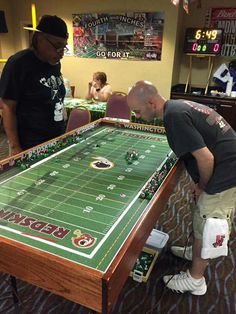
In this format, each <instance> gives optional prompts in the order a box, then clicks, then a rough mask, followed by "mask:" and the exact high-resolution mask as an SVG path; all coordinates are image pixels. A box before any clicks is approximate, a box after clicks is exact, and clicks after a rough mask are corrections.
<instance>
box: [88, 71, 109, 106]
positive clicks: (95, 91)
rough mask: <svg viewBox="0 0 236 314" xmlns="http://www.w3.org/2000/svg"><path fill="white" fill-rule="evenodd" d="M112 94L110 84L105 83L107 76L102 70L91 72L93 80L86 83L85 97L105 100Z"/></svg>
mask: <svg viewBox="0 0 236 314" xmlns="http://www.w3.org/2000/svg"><path fill="white" fill-rule="evenodd" d="M111 94H112V89H111V86H110V85H109V84H108V83H107V76H106V73H104V72H96V73H94V74H93V80H92V81H91V82H89V84H88V94H87V96H86V99H95V100H99V101H107V100H108V98H109V97H110V95H111Z"/></svg>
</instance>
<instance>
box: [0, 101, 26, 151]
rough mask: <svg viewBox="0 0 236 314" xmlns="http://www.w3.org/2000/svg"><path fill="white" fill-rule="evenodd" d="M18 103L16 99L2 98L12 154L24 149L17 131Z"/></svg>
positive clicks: (4, 122)
mask: <svg viewBox="0 0 236 314" xmlns="http://www.w3.org/2000/svg"><path fill="white" fill-rule="evenodd" d="M16 105H17V102H16V101H15V100H10V99H2V108H3V125H4V129H5V132H6V134H7V137H8V142H9V147H10V154H11V155H15V154H18V153H20V152H21V151H22V148H21V146H20V142H19V137H18V131H17V120H16Z"/></svg>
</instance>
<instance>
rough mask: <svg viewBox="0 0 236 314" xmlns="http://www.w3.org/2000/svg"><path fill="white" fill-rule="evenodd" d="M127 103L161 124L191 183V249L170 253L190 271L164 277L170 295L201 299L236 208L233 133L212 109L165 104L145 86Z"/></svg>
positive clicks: (183, 103) (133, 91)
mask: <svg viewBox="0 0 236 314" xmlns="http://www.w3.org/2000/svg"><path fill="white" fill-rule="evenodd" d="M127 101H128V105H129V107H130V109H131V110H132V111H134V112H135V113H136V116H137V117H140V118H143V119H144V120H146V121H151V120H153V119H154V118H161V119H163V122H164V127H165V130H166V135H167V139H168V142H169V145H170V147H171V149H172V150H173V151H174V153H175V154H176V155H177V157H179V159H180V160H182V161H183V162H184V164H185V167H186V169H187V171H188V173H189V174H190V176H191V178H192V179H193V188H192V195H193V202H194V204H195V205H194V208H193V234H194V239H193V246H192V247H187V248H181V247H172V248H171V250H172V253H174V254H175V255H176V256H178V257H182V258H185V259H188V260H192V265H191V267H190V269H187V271H186V272H181V273H180V274H177V275H169V276H164V278H163V280H164V282H165V284H166V286H167V287H168V288H170V289H172V290H174V291H176V292H182V293H183V292H190V293H192V294H194V295H204V294H205V293H206V291H207V286H206V281H205V278H204V272H205V270H206V267H207V265H208V261H209V259H211V258H216V257H219V256H223V255H227V252H228V247H227V242H228V237H229V232H230V228H231V224H232V220H233V217H234V213H235V208H236V171H232V169H236V133H235V131H234V130H233V129H232V128H231V127H230V125H229V124H228V123H227V122H226V121H225V120H224V118H223V117H221V116H220V115H219V114H218V113H217V112H215V111H214V110H213V109H211V108H209V107H207V106H204V105H202V104H199V103H195V102H191V101H187V100H166V99H165V98H164V97H162V96H161V95H160V94H159V92H158V90H157V89H156V87H155V86H154V85H153V84H152V83H151V82H147V81H139V82H137V83H136V84H135V85H134V86H133V87H132V89H131V90H130V92H129V94H128V96H127Z"/></svg>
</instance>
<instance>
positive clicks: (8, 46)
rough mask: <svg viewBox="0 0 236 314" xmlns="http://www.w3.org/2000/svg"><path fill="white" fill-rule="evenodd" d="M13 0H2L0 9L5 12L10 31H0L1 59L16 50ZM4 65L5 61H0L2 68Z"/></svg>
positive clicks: (0, 0) (0, 67)
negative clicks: (13, 27)
mask: <svg viewBox="0 0 236 314" xmlns="http://www.w3.org/2000/svg"><path fill="white" fill-rule="evenodd" d="M10 2H11V0H9V1H6V0H0V10H2V11H4V12H5V18H6V21H7V27H8V33H0V59H3V58H4V59H5V58H7V57H8V56H9V55H11V54H12V53H13V52H14V51H15V48H14V37H13V29H12V17H13V12H12V6H11V3H10ZM3 66H4V64H3V63H0V70H1V69H2V67H3Z"/></svg>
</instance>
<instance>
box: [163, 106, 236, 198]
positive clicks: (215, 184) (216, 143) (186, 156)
mask: <svg viewBox="0 0 236 314" xmlns="http://www.w3.org/2000/svg"><path fill="white" fill-rule="evenodd" d="M163 120H164V126H165V129H166V133H167V139H168V142H169V145H170V147H171V149H172V150H173V151H174V152H175V154H176V155H177V156H178V157H180V159H182V160H183V161H184V163H185V166H186V169H187V171H188V172H189V174H190V176H191V177H192V179H193V180H194V181H195V182H196V183H197V182H198V181H199V172H198V167H197V163H196V160H195V158H194V157H193V155H192V154H191V152H193V151H195V150H198V149H200V148H203V147H207V148H208V149H209V150H210V151H211V153H212V154H213V155H214V172H213V175H212V177H211V179H210V180H209V182H208V184H207V186H206V189H205V191H206V192H207V193H208V194H214V193H218V192H222V191H224V190H226V189H229V188H231V187H234V186H236V133H235V131H234V130H233V129H232V128H231V126H230V125H229V124H228V123H227V122H226V121H225V120H224V118H223V117H221V116H220V115H219V114H218V113H217V112H216V111H214V110H213V109H212V108H209V107H207V106H204V105H201V104H199V103H195V102H192V101H188V100H168V101H167V102H166V104H165V107H164V119H163Z"/></svg>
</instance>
